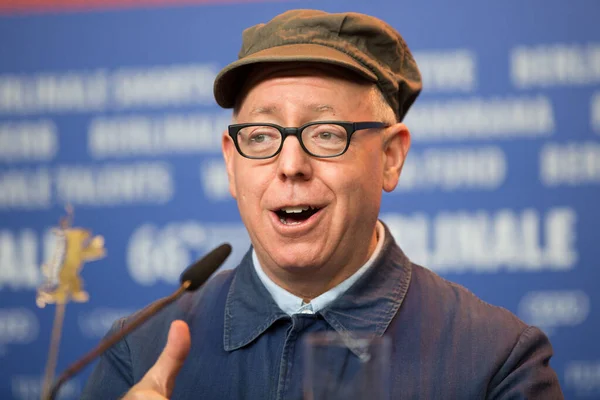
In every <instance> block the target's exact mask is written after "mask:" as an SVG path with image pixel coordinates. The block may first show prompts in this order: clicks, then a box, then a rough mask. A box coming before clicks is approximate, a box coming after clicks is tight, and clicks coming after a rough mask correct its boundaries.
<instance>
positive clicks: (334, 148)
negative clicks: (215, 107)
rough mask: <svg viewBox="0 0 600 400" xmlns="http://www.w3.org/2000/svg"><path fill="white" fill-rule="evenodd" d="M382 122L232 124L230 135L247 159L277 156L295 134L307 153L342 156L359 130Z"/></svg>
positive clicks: (327, 156)
mask: <svg viewBox="0 0 600 400" xmlns="http://www.w3.org/2000/svg"><path fill="white" fill-rule="evenodd" d="M385 127H387V124H385V123H383V122H346V121H316V122H310V123H308V124H304V125H302V126H301V127H298V128H285V127H282V126H279V125H276V124H268V123H257V124H254V123H252V124H233V125H229V136H231V138H232V139H233V143H235V147H236V148H237V151H238V152H239V153H240V154H241V155H242V156H244V157H246V158H252V159H265V158H271V157H275V156H276V155H277V154H279V152H280V151H281V149H282V148H283V142H284V141H285V138H286V137H288V136H295V137H296V138H297V139H298V141H299V142H300V146H302V149H304V151H305V152H307V153H308V154H310V155H311V156H314V157H319V158H331V157H337V156H341V155H342V154H344V153H345V152H346V150H348V147H349V146H350V139H351V138H352V135H353V134H354V132H356V131H360V130H363V129H372V128H385Z"/></svg>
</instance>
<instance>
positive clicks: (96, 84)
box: [0, 64, 218, 115]
mask: <svg viewBox="0 0 600 400" xmlns="http://www.w3.org/2000/svg"><path fill="white" fill-rule="evenodd" d="M217 71H218V67H217V66H216V65H214V64H180V65H164V66H150V67H146V68H119V69H116V70H114V71H109V70H103V69H102V70H95V71H69V72H61V73H38V74H20V75H16V74H4V75H0V115H2V114H14V115H19V114H24V115H29V114H35V113H80V112H100V111H105V110H128V109H134V108H158V107H173V106H182V105H187V104H197V105H212V104H214V99H213V93H212V87H213V81H214V78H215V76H216V74H217Z"/></svg>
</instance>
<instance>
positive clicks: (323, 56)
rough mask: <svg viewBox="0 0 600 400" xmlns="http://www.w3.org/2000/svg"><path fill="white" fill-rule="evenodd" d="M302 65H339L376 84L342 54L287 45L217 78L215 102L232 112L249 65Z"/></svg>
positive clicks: (313, 46) (247, 60)
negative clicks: (302, 63)
mask: <svg viewBox="0 0 600 400" xmlns="http://www.w3.org/2000/svg"><path fill="white" fill-rule="evenodd" d="M299 61H304V62H316V63H324V64H331V65H337V66H340V67H343V68H347V69H349V70H351V71H353V72H356V73H357V74H359V75H361V76H363V77H364V78H365V79H367V80H369V81H372V82H377V76H376V75H375V74H374V73H373V72H371V71H370V70H369V69H367V68H366V67H365V66H364V65H362V64H360V63H359V62H358V61H356V60H355V59H354V58H352V57H350V56H349V55H347V54H346V53H344V52H342V51H340V50H336V49H334V48H332V47H328V46H324V45H319V44H288V45H283V46H277V47H271V48H268V49H265V50H262V51H258V52H256V53H253V54H251V55H249V56H246V57H244V58H243V59H241V60H237V61H235V62H233V63H231V64H229V65H228V66H226V67H225V68H223V69H222V70H221V72H219V74H218V75H217V77H216V78H215V83H214V88H213V89H214V95H215V100H216V101H217V104H219V105H220V106H221V107H223V108H232V107H233V106H234V105H235V99H236V96H237V95H238V94H239V91H240V89H241V88H242V85H243V83H244V81H245V79H246V78H247V72H248V71H247V67H248V66H250V65H254V64H257V63H284V62H299Z"/></svg>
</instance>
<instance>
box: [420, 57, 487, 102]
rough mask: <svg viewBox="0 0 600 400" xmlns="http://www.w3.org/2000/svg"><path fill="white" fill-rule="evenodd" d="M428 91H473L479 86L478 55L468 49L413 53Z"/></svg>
mask: <svg viewBox="0 0 600 400" xmlns="http://www.w3.org/2000/svg"><path fill="white" fill-rule="evenodd" d="M413 56H414V58H415V60H416V61H417V65H418V66H419V71H420V72H421V76H422V78H423V82H427V87H426V88H425V90H426V92H427V93H431V92H472V91H473V90H474V89H476V88H477V55H476V53H475V52H474V51H472V50H468V49H444V50H437V51H416V52H414V53H413Z"/></svg>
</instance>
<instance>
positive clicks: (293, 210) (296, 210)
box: [281, 206, 312, 214]
mask: <svg viewBox="0 0 600 400" xmlns="http://www.w3.org/2000/svg"><path fill="white" fill-rule="evenodd" d="M309 208H312V207H308V206H306V207H285V208H282V209H281V211H283V212H285V213H288V214H298V213H301V212H302V211H306V210H308V209H309Z"/></svg>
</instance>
